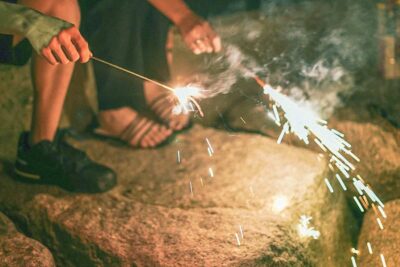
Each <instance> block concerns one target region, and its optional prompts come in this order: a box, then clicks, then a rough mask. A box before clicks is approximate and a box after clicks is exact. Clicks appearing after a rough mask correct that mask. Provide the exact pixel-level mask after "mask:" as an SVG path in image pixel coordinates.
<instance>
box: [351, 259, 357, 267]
mask: <svg viewBox="0 0 400 267" xmlns="http://www.w3.org/2000/svg"><path fill="white" fill-rule="evenodd" d="M351 263H352V264H353V267H357V263H356V258H354V256H351Z"/></svg>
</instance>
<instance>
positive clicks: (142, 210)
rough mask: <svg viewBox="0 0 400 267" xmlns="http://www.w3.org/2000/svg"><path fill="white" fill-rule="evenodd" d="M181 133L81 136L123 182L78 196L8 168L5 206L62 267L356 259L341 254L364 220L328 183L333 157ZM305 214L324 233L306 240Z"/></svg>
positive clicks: (201, 132) (261, 141) (250, 139)
mask: <svg viewBox="0 0 400 267" xmlns="http://www.w3.org/2000/svg"><path fill="white" fill-rule="evenodd" d="M177 138H178V139H177V140H176V141H175V142H173V143H172V144H170V145H168V146H165V147H162V148H159V149H157V150H133V149H129V148H126V147H117V146H114V145H110V144H106V143H104V142H101V141H98V140H87V141H82V142H75V144H76V145H78V146H79V147H81V148H84V149H86V150H88V151H89V153H90V154H91V155H92V156H93V157H94V158H95V159H96V160H98V161H100V162H103V163H107V164H108V165H110V166H111V167H113V168H114V169H115V170H116V171H117V172H118V174H119V185H118V186H117V187H116V188H115V189H114V190H112V191H111V192H109V193H106V194H100V195H92V196H90V195H78V194H69V193H66V192H63V191H62V190H59V189H57V188H52V187H47V186H33V185H25V184H20V183H16V182H14V181H12V180H11V179H10V178H8V177H7V176H5V175H4V173H3V174H2V177H1V180H0V183H1V185H0V208H1V209H3V210H5V211H6V213H8V214H10V216H12V217H13V218H16V220H17V221H18V222H19V224H20V225H21V227H22V228H24V229H26V231H27V232H29V233H30V234H31V235H32V236H33V237H34V238H36V239H38V240H41V241H42V242H43V243H44V244H45V245H46V246H48V247H50V248H51V249H52V252H53V255H54V256H55V258H56V260H57V263H58V264H59V265H61V266H73V265H83V266H94V265H97V266H124V265H127V264H136V265H139V266H189V265H191V266H204V265H206V266H222V265H229V266H232V265H233V266H238V265H248V266H254V265H260V266H343V265H344V264H347V263H348V258H346V257H344V256H343V254H344V253H343V251H348V249H349V248H350V247H351V246H352V245H351V244H352V243H351V233H352V232H355V231H356V230H357V229H354V227H355V221H354V218H353V217H352V216H351V214H350V213H349V211H348V209H347V205H346V203H345V199H344V196H343V195H342V194H341V192H340V191H337V192H335V193H334V194H331V193H329V192H328V191H327V188H326V186H325V185H324V182H323V178H324V175H325V174H326V165H325V163H324V162H318V161H317V155H316V154H314V153H312V152H309V151H306V150H303V149H298V148H293V147H289V146H287V145H277V144H276V142H275V141H274V140H270V139H268V138H265V137H261V136H257V135H251V134H234V135H232V134H230V133H227V132H222V131H216V130H212V129H204V128H201V127H199V126H196V127H194V128H193V129H192V130H190V131H189V132H187V133H185V134H182V135H179V136H178V137H177ZM205 138H209V140H210V142H211V143H212V145H213V149H214V151H215V154H214V155H213V156H212V157H209V155H208V153H207V143H206V141H205ZM178 150H179V151H180V153H181V163H180V164H178V163H177V162H176V157H177V151H178ZM209 168H212V170H213V172H214V177H210V175H209ZM190 188H192V192H191V190H190ZM286 205H287V206H286ZM301 215H307V216H312V217H313V219H312V221H311V225H312V226H314V227H315V228H316V229H317V230H318V231H320V233H321V236H320V238H319V239H317V240H314V239H312V238H311V237H300V236H299V233H298V229H297V227H298V223H299V219H300V216H301ZM240 226H241V227H242V229H243V233H244V237H243V238H242V237H241V234H240ZM235 234H238V237H239V238H240V242H241V245H240V246H238V243H237V240H236V236H235Z"/></svg>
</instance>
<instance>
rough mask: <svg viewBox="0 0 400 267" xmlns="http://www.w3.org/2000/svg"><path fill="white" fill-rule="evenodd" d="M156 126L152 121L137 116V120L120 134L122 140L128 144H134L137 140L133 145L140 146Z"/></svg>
mask: <svg viewBox="0 0 400 267" xmlns="http://www.w3.org/2000/svg"><path fill="white" fill-rule="evenodd" d="M154 126H156V124H155V123H154V122H152V121H151V120H149V119H147V118H145V117H142V116H140V115H136V117H135V119H133V120H132V122H131V123H130V124H129V125H128V126H127V127H126V128H125V130H124V131H123V132H122V133H121V134H120V139H121V140H124V141H125V142H128V143H132V141H133V140H135V142H134V143H133V145H135V146H138V145H139V144H140V143H141V142H142V140H143V138H144V137H145V136H146V135H147V134H148V133H149V132H150V131H151V129H153V127H154Z"/></svg>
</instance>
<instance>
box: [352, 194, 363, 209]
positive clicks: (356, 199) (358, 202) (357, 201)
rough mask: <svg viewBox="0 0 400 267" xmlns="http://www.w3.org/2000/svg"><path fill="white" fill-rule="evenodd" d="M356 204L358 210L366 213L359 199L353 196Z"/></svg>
mask: <svg viewBox="0 0 400 267" xmlns="http://www.w3.org/2000/svg"><path fill="white" fill-rule="evenodd" d="M353 199H354V202H356V204H357V206H358V208H359V209H360V211H361V212H364V208H363V207H362V206H361V203H360V201H359V200H358V198H357V197H355V196H353Z"/></svg>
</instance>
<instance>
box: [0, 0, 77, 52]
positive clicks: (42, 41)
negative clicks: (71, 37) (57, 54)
mask: <svg viewBox="0 0 400 267" xmlns="http://www.w3.org/2000/svg"><path fill="white" fill-rule="evenodd" d="M72 26H73V25H72V24H71V23H69V22H66V21H64V20H60V19H57V18H53V17H49V16H46V15H44V14H42V13H40V12H38V11H35V10H33V9H30V8H27V7H24V6H22V5H17V4H9V3H4V2H2V1H0V33H3V34H12V35H21V36H24V37H26V38H28V40H29V41H30V42H31V44H32V46H33V48H34V49H35V51H36V52H40V51H41V49H42V48H43V47H45V46H47V45H48V44H49V43H50V41H51V39H52V38H53V37H54V36H56V35H57V34H58V33H59V32H60V31H61V30H63V29H67V28H70V27H72Z"/></svg>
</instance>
